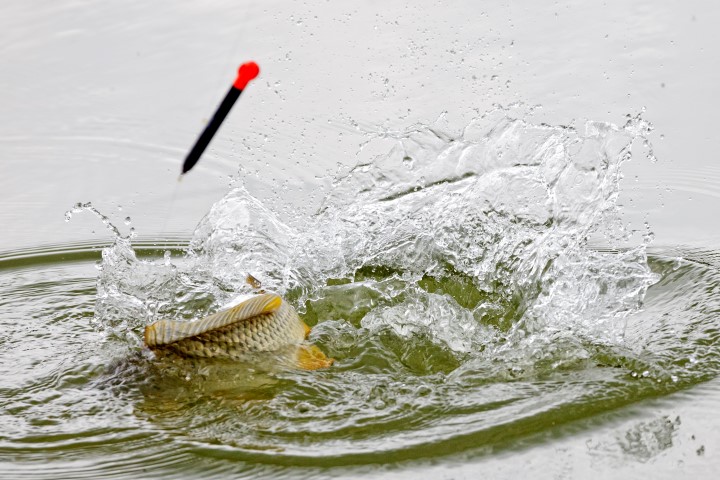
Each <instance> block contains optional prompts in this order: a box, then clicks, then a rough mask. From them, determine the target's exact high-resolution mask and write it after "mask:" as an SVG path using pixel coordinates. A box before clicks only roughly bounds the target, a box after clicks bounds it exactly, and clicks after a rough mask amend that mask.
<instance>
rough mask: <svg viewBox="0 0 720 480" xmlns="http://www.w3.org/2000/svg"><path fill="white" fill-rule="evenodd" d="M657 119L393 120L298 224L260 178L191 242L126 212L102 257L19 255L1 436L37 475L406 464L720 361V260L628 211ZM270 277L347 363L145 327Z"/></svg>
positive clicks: (632, 439)
mask: <svg viewBox="0 0 720 480" xmlns="http://www.w3.org/2000/svg"><path fill="white" fill-rule="evenodd" d="M650 129H651V126H650V125H649V124H648V123H647V122H645V121H644V120H643V119H642V118H639V117H638V118H631V119H629V121H628V123H627V124H626V125H624V126H622V127H618V126H614V125H611V124H605V123H598V122H590V123H587V124H585V125H583V126H582V127H581V128H578V129H575V128H570V127H564V126H562V127H561V126H549V125H535V124H533V123H531V122H530V121H528V120H523V119H522V118H516V117H514V116H513V113H512V112H510V111H506V110H502V109H498V110H495V111H493V112H490V113H488V114H487V115H485V116H483V117H481V118H478V119H477V120H475V121H473V122H472V123H471V124H470V125H468V126H467V127H466V128H465V129H464V130H463V132H461V133H460V134H458V135H450V134H447V133H443V132H440V131H438V130H437V129H434V128H430V127H427V126H423V125H418V126H415V127H413V128H411V129H408V130H407V131H404V132H382V133H380V134H376V137H377V138H376V139H375V140H373V141H372V142H381V143H382V144H383V145H385V144H388V143H389V144H391V148H390V149H389V151H387V152H386V153H385V154H383V155H380V156H378V157H376V158H372V159H369V160H368V161H364V162H361V163H360V164H358V165H357V166H356V167H355V168H353V169H352V170H351V171H350V172H348V173H347V174H346V175H344V176H342V177H340V178H338V179H337V180H336V181H335V183H334V187H333V190H332V192H331V194H330V195H329V196H328V197H327V198H326V200H325V202H324V204H323V206H322V208H321V209H320V211H319V212H318V213H317V214H315V215H312V216H308V217H302V218H295V219H294V220H291V221H281V220H280V216H279V215H277V213H276V212H277V211H278V209H282V208H285V206H282V205H276V206H269V205H266V204H263V203H262V202H260V201H259V200H257V199H256V198H254V197H253V196H252V195H251V194H250V193H248V191H247V190H246V188H245V187H244V186H243V185H242V184H241V182H238V183H237V184H236V185H235V186H234V187H233V188H232V189H231V191H230V192H229V193H228V194H227V195H226V196H225V197H224V198H223V199H222V200H220V201H219V202H217V203H216V204H215V205H214V206H213V208H212V209H211V210H210V212H209V213H208V214H207V216H206V217H205V219H204V220H203V221H202V222H201V223H200V225H199V226H198V228H197V229H196V231H195V234H194V237H193V238H192V240H191V242H190V246H189V249H188V250H187V251H186V252H183V251H180V250H174V251H170V250H168V251H167V252H166V254H165V255H163V256H162V257H161V258H158V257H159V256H158V255H156V256H155V257H154V258H150V259H148V258H143V256H142V255H140V254H141V253H143V249H142V248H139V247H143V245H142V244H139V245H135V246H133V244H132V242H131V239H130V238H126V237H123V236H122V235H120V232H119V231H115V232H114V234H115V237H116V238H115V242H114V244H113V245H112V246H110V247H108V248H106V249H104V250H103V251H102V260H101V262H99V264H98V267H99V274H98V270H96V269H95V265H94V264H93V263H92V262H91V261H89V260H88V259H86V258H84V257H82V255H85V253H83V252H86V251H87V250H83V249H81V250H80V253H78V252H73V251H72V248H69V249H68V251H67V252H65V253H62V252H56V253H54V255H55V257H48V258H47V259H46V262H49V263H47V264H43V263H42V259H38V258H37V257H33V256H32V255H24V256H22V255H16V256H14V257H13V258H6V259H4V260H3V265H4V268H3V270H2V272H0V286H1V287H2V291H3V292H4V297H3V300H2V303H1V304H0V309H1V313H2V314H1V315H0V318H2V322H3V329H4V330H5V331H6V332H8V333H7V335H6V336H4V337H3V338H2V340H0V341H1V342H2V347H3V348H2V355H3V358H2V365H4V367H3V369H4V371H3V375H1V376H0V377H2V378H10V377H9V376H8V374H9V373H10V372H12V375H11V378H12V380H7V381H2V383H0V389H1V395H0V398H1V399H2V411H3V412H4V413H3V414H2V420H3V423H4V424H5V425H7V426H8V428H7V429H5V430H4V432H3V434H2V438H1V439H0V440H1V443H0V452H2V453H3V455H12V456H13V457H14V458H17V459H21V460H22V462H23V465H34V466H35V467H36V468H35V469H34V470H33V472H34V474H35V475H37V476H41V475H42V472H43V471H44V470H42V469H38V468H37V465H38V464H39V462H41V461H43V462H61V463H59V464H61V465H63V468H65V469H66V470H67V471H68V472H73V474H74V475H76V476H83V475H89V476H91V474H92V473H94V474H97V473H98V472H102V471H104V470H105V469H110V468H111V467H112V468H113V471H114V472H116V473H117V474H118V475H123V476H127V477H133V476H136V475H139V474H140V473H139V472H141V471H142V468H155V469H158V471H162V472H169V473H167V475H169V476H172V474H171V473H170V472H173V471H175V472H177V471H181V470H178V469H180V468H185V467H186V466H188V465H189V464H193V462H200V463H196V465H195V466H194V467H192V468H194V470H193V471H199V470H197V469H198V468H201V467H198V465H205V464H206V463H203V462H205V459H208V458H213V459H225V460H224V461H223V462H218V463H207V465H214V467H213V468H215V469H216V470H211V469H210V470H208V471H207V472H205V473H206V474H207V475H214V474H217V475H221V474H223V473H228V472H229V471H234V472H236V473H244V474H250V473H251V472H254V473H257V472H258V469H260V470H261V471H264V472H265V473H268V472H272V471H276V472H277V469H281V468H282V467H283V466H287V465H305V466H307V467H311V466H312V467H317V468H320V467H331V466H340V465H348V464H366V463H369V464H375V463H388V462H389V461H401V460H403V459H422V458H429V457H434V456H438V455H447V454H456V453H458V452H463V451H477V449H478V448H507V447H508V446H512V445H513V443H514V442H520V441H522V439H524V438H527V437H530V436H532V435H536V434H538V433H540V432H545V431H549V430H552V429H553V428H555V427H554V426H556V425H562V424H567V423H568V422H571V421H573V420H577V419H584V418H589V417H592V416H594V415H598V414H601V413H603V412H608V411H611V410H612V409H614V408H617V407H619V406H623V405H627V404H629V403H633V402H638V401H640V400H642V399H644V398H650V397H656V396H661V395H666V394H669V393H671V392H675V391H678V390H680V389H683V388H685V387H687V386H690V385H694V384H697V383H699V382H702V381H704V380H707V379H710V378H713V377H715V376H716V375H717V372H718V368H720V364H719V363H718V358H720V357H719V356H718V353H719V352H718V351H717V348H718V347H717V345H718V342H717V340H718V335H719V332H718V329H717V327H716V325H715V323H716V322H715V317H716V316H717V313H718V312H719V311H720V297H718V289H719V288H720V272H719V271H718V269H717V261H716V259H715V257H717V255H716V254H715V253H713V252H701V251H688V252H687V255H685V254H684V251H683V250H682V249H678V248H676V249H675V251H671V250H669V249H665V250H660V249H657V250H656V251H657V253H656V254H653V255H650V256H649V257H648V254H647V249H648V245H649V244H650V243H651V241H652V234H651V232H649V231H647V230H646V231H630V230H628V229H626V228H625V227H624V226H623V224H622V222H621V221H620V219H619V212H618V206H617V196H618V193H619V186H618V185H619V180H620V178H621V166H622V164H623V162H624V161H626V160H628V159H629V158H631V157H632V155H633V146H634V145H636V144H637V143H638V142H642V141H643V140H644V137H645V135H646V134H647V133H648V132H649V131H650ZM372 142H371V143H372ZM90 208H91V207H88V206H82V205H81V206H78V207H77V208H76V210H75V212H76V213H77V212H80V211H83V210H88V209H90ZM95 213H98V212H95ZM101 218H102V217H101ZM104 220H105V221H106V223H108V225H109V227H110V228H114V227H112V224H110V223H109V221H107V219H104ZM591 242H592V243H593V245H602V246H603V248H591V247H590V246H589V245H590V243H591ZM57 255H60V258H57ZM683 257H684V258H683ZM248 273H251V274H252V275H253V276H255V277H256V278H259V279H260V280H261V281H262V282H263V284H264V285H265V286H266V287H267V288H269V289H272V290H276V291H278V292H279V293H281V294H282V295H283V296H285V297H286V298H287V299H288V301H290V302H292V303H293V304H294V305H295V306H296V307H297V308H298V310H299V311H300V312H301V313H302V315H303V316H304V317H305V320H306V321H307V322H308V323H309V324H311V325H313V326H314V329H313V332H312V334H311V341H312V342H313V343H315V344H317V345H319V346H320V347H321V348H322V349H323V350H324V351H325V352H326V353H327V354H328V355H329V356H332V357H334V358H335V359H336V363H335V365H334V366H333V367H332V368H330V369H326V370H320V371H315V372H305V371H297V370H294V369H291V368H286V367H285V366H283V365H281V364H279V363H278V362H277V361H276V359H275V358H274V357H273V355H269V356H263V357H258V358H255V359H251V360H248V362H245V363H227V362H218V361H187V360H182V359H163V360H160V359H156V358H154V357H153V355H152V354H150V353H149V352H147V351H145V350H143V349H142V348H141V335H140V333H141V331H142V329H143V327H144V326H145V325H146V324H148V323H149V322H152V321H155V320H157V319H159V318H173V319H178V320H182V319H185V320H190V319H192V318H197V317H201V316H203V315H206V314H207V313H209V312H212V311H214V310H215V309H217V308H218V307H219V306H220V305H222V304H224V303H225V302H227V301H228V300H229V299H230V298H231V297H233V296H235V295H237V294H238V293H239V292H242V291H243V290H244V289H246V288H247V286H246V284H245V277H246V275H247V274H248ZM49 274H51V275H49ZM96 276H97V283H96ZM49 278H52V280H48V279H49ZM95 284H96V285H97V295H95V290H94V288H93V287H94V285H95ZM671 424H672V425H674V424H673V423H672V422H671ZM664 425H666V424H665V423H662V422H660V423H658V424H657V425H655V424H654V423H650V424H643V425H642V426H638V428H637V429H635V430H633V431H629V432H628V435H626V437H625V438H624V439H621V440H620V441H619V443H618V445H619V446H620V448H621V449H623V451H627V452H631V453H629V455H630V456H632V455H634V456H635V457H637V458H638V459H639V460H641V461H646V460H647V459H649V458H651V457H652V456H653V455H655V454H656V453H657V452H658V451H660V450H662V449H663V448H666V447H667V445H670V444H672V438H673V432H672V431H671V430H672V429H670V430H667V429H663V426H664ZM653 439H655V440H656V441H654V442H655V443H653ZM668 442H669V443H668ZM613 448H614V447H613ZM633 452H634V453H633ZM16 471H17V472H20V471H21V470H16ZM105 471H109V470H105ZM309 471H310V470H308V472H309ZM50 474H51V472H49V471H48V472H47V476H51V475H50Z"/></svg>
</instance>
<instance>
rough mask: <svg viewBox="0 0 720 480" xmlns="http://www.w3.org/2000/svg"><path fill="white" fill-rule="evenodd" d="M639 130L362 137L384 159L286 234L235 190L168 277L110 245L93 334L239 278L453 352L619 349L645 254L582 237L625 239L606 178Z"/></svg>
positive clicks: (223, 296)
mask: <svg viewBox="0 0 720 480" xmlns="http://www.w3.org/2000/svg"><path fill="white" fill-rule="evenodd" d="M650 130H651V126H650V125H649V124H648V123H647V122H645V121H644V120H643V119H642V118H641V117H640V116H638V117H633V118H630V119H629V120H628V123H627V124H626V125H625V126H623V127H617V126H615V125H611V124H607V123H600V122H587V123H586V124H585V125H584V126H583V128H581V129H575V128H572V127H565V126H549V125H536V124H532V123H530V122H529V121H527V120H525V119H521V118H514V117H513V116H512V115H511V114H510V112H509V111H508V110H505V109H497V110H495V111H493V112H490V113H488V114H486V115H485V116H483V117H481V118H478V119H476V120H475V121H473V122H471V123H470V124H469V125H467V127H465V128H464V130H463V131H462V132H460V133H459V134H457V135H455V136H452V135H449V134H446V133H443V132H439V131H437V130H436V129H434V128H432V127H429V126H424V125H416V126H414V127H412V128H410V129H408V130H406V131H403V132H382V134H378V135H376V137H377V138H376V139H375V140H373V141H378V142H385V143H387V142H390V143H391V144H392V146H391V148H390V149H389V152H388V153H387V154H385V155H381V156H378V157H376V158H370V159H366V160H364V161H361V162H360V163H359V164H358V165H356V166H355V167H354V168H352V169H351V170H350V172H349V173H348V174H347V175H344V176H343V177H341V178H338V179H337V180H336V181H335V183H334V184H333V188H332V191H331V193H330V194H329V195H328V197H327V198H326V199H325V201H324V203H323V205H322V207H321V209H320V210H319V212H318V213H317V214H315V215H313V216H311V217H309V218H302V219H297V220H296V221H294V222H292V224H288V223H284V222H283V221H281V220H280V218H279V216H278V215H276V214H275V213H274V211H273V209H272V208H270V207H269V206H267V205H263V204H262V203H261V202H260V201H258V200H257V199H256V198H254V197H253V196H252V195H251V194H250V193H249V191H248V189H247V188H246V187H245V186H244V185H237V186H235V187H234V188H233V189H232V190H231V191H230V192H229V193H228V194H227V195H226V196H225V197H224V198H223V199H222V200H220V201H219V202H217V203H216V204H215V205H214V206H213V207H212V208H211V210H210V212H209V213H208V214H207V216H206V217H205V218H204V219H203V220H202V221H201V223H200V225H199V226H198V227H197V229H196V231H195V233H194V237H193V239H192V242H191V245H190V249H189V251H188V253H187V255H186V257H185V258H184V260H183V261H182V262H181V263H180V264H177V265H176V264H173V263H171V262H170V261H169V260H168V259H164V260H162V261H160V260H156V261H141V260H138V259H137V258H136V257H135V256H134V255H133V252H132V248H131V245H130V244H129V242H125V241H118V242H116V244H115V245H114V246H113V247H112V248H110V249H107V250H106V251H105V252H104V254H103V263H102V267H101V275H100V278H99V281H98V287H99V295H98V303H97V309H96V317H97V320H98V323H99V324H101V325H114V326H115V328H120V327H122V328H126V329H129V330H135V331H137V330H139V329H140V328H141V327H142V326H143V325H145V324H146V323H148V322H150V321H154V320H156V319H158V317H160V316H164V317H172V318H185V319H189V318H192V317H193V316H200V315H203V314H206V313H209V312H210V311H212V310H213V309H216V308H218V306H220V305H222V304H223V303H225V302H227V301H228V300H229V299H230V298H231V297H232V296H234V295H236V294H237V293H238V292H242V291H244V290H245V289H247V286H246V285H245V277H246V275H247V274H252V275H253V276H255V277H256V278H258V279H260V280H261V281H262V282H263V284H264V285H265V286H266V287H267V288H268V289H271V290H275V291H277V292H279V293H280V294H282V295H284V296H286V297H287V298H289V299H290V300H291V301H292V302H293V303H294V304H295V305H296V306H297V307H298V308H299V310H300V311H301V312H303V313H305V315H306V316H307V317H308V318H310V320H311V321H313V322H319V323H322V322H324V321H328V320H332V321H345V322H349V323H350V324H352V325H354V326H355V328H361V329H364V330H368V331H375V332H378V331H381V330H389V331H392V332H393V333H394V334H395V335H398V336H400V337H406V338H409V337H426V338H428V339H430V341H431V342H434V343H436V344H438V345H441V346H442V347H443V348H448V349H450V350H451V351H453V352H455V353H456V354H457V355H458V356H462V355H464V354H469V353H477V352H483V351H491V352H492V354H493V355H498V354H500V353H501V351H510V350H518V345H516V342H521V343H522V342H525V343H528V344H530V343H532V344H533V348H532V349H531V350H539V349H541V347H540V345H548V344H553V343H556V342H558V341H560V340H561V339H562V340H563V341H570V342H571V343H576V344H578V345H579V344H580V343H582V340H581V339H583V338H589V339H592V341H593V342H613V343H618V342H619V343H622V342H623V335H624V331H625V328H626V324H625V322H626V319H627V317H628V315H630V314H631V313H633V312H635V311H637V310H638V309H639V308H641V306H642V300H643V296H644V294H645V292H646V290H647V288H648V287H649V286H650V285H651V284H652V283H654V282H655V281H656V280H657V276H656V275H654V274H653V273H651V271H650V269H649V267H648V264H647V257H646V254H645V249H646V246H647V245H646V244H647V241H644V242H641V243H640V244H638V245H636V246H635V247H633V248H630V249H624V250H622V251H612V250H607V249H605V250H603V251H600V250H598V249H593V248H590V247H589V239H590V238H596V239H597V238H599V239H602V241H603V242H604V246H605V247H610V248H612V247H615V246H616V244H619V243H620V242H623V241H626V240H627V239H628V237H629V236H630V234H629V233H628V232H627V231H626V230H625V229H624V228H623V226H622V223H621V221H620V217H619V211H618V207H617V203H616V199H617V196H618V193H619V181H620V178H621V171H620V169H621V165H622V163H623V162H624V161H626V160H627V159H629V158H630V157H631V156H632V147H633V144H634V143H635V141H636V140H638V139H641V140H645V137H646V135H647V133H649V131H650ZM509 345H512V347H510V346H509ZM578 348H579V347H578ZM526 350H527V349H520V351H526ZM579 355H581V356H582V354H579Z"/></svg>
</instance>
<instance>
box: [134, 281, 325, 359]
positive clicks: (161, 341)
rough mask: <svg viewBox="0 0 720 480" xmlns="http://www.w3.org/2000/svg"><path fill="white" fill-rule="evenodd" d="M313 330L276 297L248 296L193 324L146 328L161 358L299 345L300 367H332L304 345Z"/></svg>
mask: <svg viewBox="0 0 720 480" xmlns="http://www.w3.org/2000/svg"><path fill="white" fill-rule="evenodd" d="M309 333H310V327H308V326H307V325H306V324H305V322H303V321H302V320H301V319H300V317H299V316H298V314H297V312H296V311H295V309H294V308H293V307H292V306H291V305H289V304H288V303H287V302H285V301H283V299H282V298H281V297H280V296H278V295H275V294H273V293H263V294H258V295H252V296H249V297H245V298H244V299H242V300H241V301H240V303H239V304H237V305H235V306H234V307H231V308H228V309H226V310H221V311H219V312H217V313H215V314H213V315H210V316H208V317H205V318H203V319H201V320H197V321H194V322H178V321H173V320H160V321H158V322H155V323H153V324H151V325H148V326H147V327H145V335H144V337H145V345H147V346H148V347H149V348H150V349H151V350H153V351H155V352H156V353H159V354H176V355H180V356H182V357H189V358H225V359H240V358H242V357H245V356H246V355H247V354H250V353H253V352H272V351H276V350H280V349H283V348H285V347H288V346H293V345H296V346H297V361H298V364H299V365H300V366H301V367H303V368H307V369H315V368H323V367H327V366H330V364H331V363H332V359H328V358H327V357H325V355H324V354H323V353H322V352H320V350H319V349H317V347H314V346H307V345H301V343H302V342H303V340H305V338H306V337H307V335H308V334H309Z"/></svg>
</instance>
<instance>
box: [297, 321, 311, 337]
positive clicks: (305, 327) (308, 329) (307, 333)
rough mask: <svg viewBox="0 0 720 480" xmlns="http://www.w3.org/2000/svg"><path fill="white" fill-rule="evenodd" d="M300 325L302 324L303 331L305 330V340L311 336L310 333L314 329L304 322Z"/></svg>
mask: <svg viewBox="0 0 720 480" xmlns="http://www.w3.org/2000/svg"><path fill="white" fill-rule="evenodd" d="M300 323H302V326H303V330H305V338H307V337H308V335H310V331H311V330H312V328H310V326H309V325H308V324H307V323H305V322H303V321H302V320H300Z"/></svg>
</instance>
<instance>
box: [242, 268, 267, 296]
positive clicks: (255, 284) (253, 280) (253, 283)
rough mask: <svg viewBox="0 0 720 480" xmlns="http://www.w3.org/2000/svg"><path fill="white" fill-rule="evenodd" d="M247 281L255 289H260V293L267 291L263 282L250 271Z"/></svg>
mask: <svg viewBox="0 0 720 480" xmlns="http://www.w3.org/2000/svg"><path fill="white" fill-rule="evenodd" d="M245 283H247V284H248V285H250V286H251V287H252V288H254V289H255V290H260V293H265V290H263V289H262V282H261V281H260V280H258V279H257V278H255V277H253V276H252V275H250V274H249V273H248V275H247V277H245Z"/></svg>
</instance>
